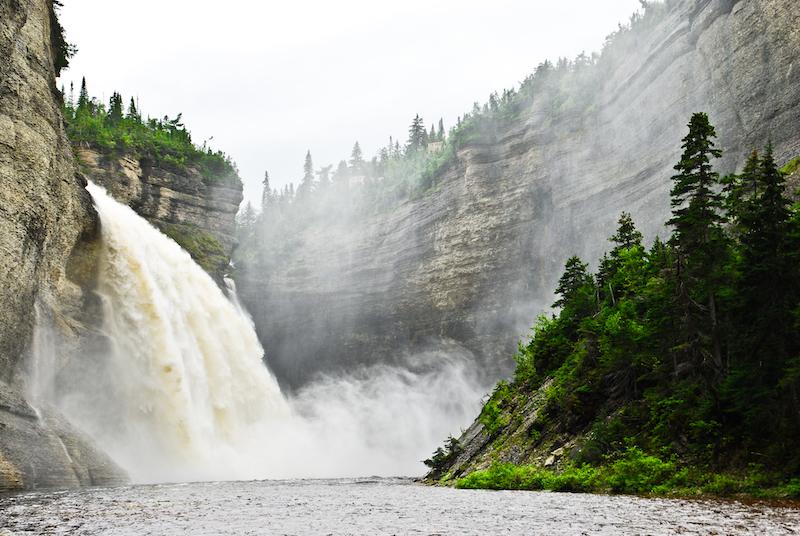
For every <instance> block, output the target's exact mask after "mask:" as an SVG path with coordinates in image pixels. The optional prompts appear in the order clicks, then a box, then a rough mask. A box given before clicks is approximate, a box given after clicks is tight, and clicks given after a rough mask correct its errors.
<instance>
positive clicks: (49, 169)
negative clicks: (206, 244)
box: [0, 0, 124, 490]
mask: <svg viewBox="0 0 800 536" xmlns="http://www.w3.org/2000/svg"><path fill="white" fill-rule="evenodd" d="M53 23H54V13H53V5H52V2H50V1H49V0H30V1H25V2H20V1H18V0H2V1H0V490H7V489H19V488H33V487H40V486H72V485H78V484H84V485H89V484H103V483H112V482H119V481H121V480H122V479H123V478H124V475H122V474H121V472H120V471H119V470H117V469H116V468H115V466H114V465H113V464H112V463H111V461H110V460H109V459H108V458H107V457H105V456H104V455H102V454H101V453H99V452H98V451H96V450H95V449H94V448H93V447H92V446H91V445H90V444H89V442H88V440H87V439H86V438H85V437H83V436H82V435H81V434H79V433H77V432H76V431H75V430H73V429H72V428H71V427H70V426H69V425H68V424H67V423H66V422H65V421H64V420H63V419H61V418H60V417H59V416H58V415H57V414H56V413H55V412H54V411H52V410H51V409H49V408H46V407H37V408H36V409H34V407H33V406H31V404H30V401H29V400H27V399H26V398H30V397H26V394H29V393H27V391H29V390H30V389H29V387H30V386H29V385H28V380H29V378H30V375H29V374H28V373H27V372H28V369H29V368H30V366H31V357H32V354H33V353H34V335H35V333H34V331H35V327H36V325H37V323H46V324H47V325H48V326H50V327H51V328H52V330H53V336H54V337H57V338H58V339H59V341H60V342H61V343H62V344H63V348H64V349H65V353H67V352H68V350H69V349H70V348H73V349H74V348H77V347H78V346H79V344H81V343H80V342H79V341H81V340H86V339H91V338H92V335H91V332H92V329H93V328H92V323H91V321H90V318H89V317H90V315H91V311H92V310H93V309H94V308H95V307H96V303H94V298H93V296H92V294H91V292H90V291H91V288H92V285H93V282H94V277H95V273H94V265H95V263H94V256H93V255H94V248H95V246H96V241H97V232H98V227H97V225H98V224H97V218H96V215H95V212H94V209H93V208H92V204H91V200H90V198H89V195H88V193H87V192H86V190H85V189H84V186H85V182H83V181H82V180H81V179H80V178H79V177H78V176H77V175H76V173H75V169H74V166H73V156H72V150H71V147H70V144H69V142H68V141H67V138H66V136H65V135H64V128H63V124H62V118H61V113H60V95H59V94H58V92H57V91H56V89H55V67H54V59H53V58H54V50H53V49H52V44H51V43H52V41H51V39H52V35H53V31H54V30H53V28H54V27H53ZM37 311H38V317H39V318H38V319H37ZM60 363H61V362H60V360H56V361H55V362H54V366H56V367H58V366H60ZM52 373H53V374H55V373H56V372H55V371H52Z"/></svg>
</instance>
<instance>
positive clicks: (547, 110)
mask: <svg viewBox="0 0 800 536" xmlns="http://www.w3.org/2000/svg"><path fill="white" fill-rule="evenodd" d="M670 6H671V7H670V8H669V10H668V12H667V13H666V14H665V15H664V16H663V17H661V18H660V19H659V20H657V21H654V22H653V23H652V24H650V25H648V26H647V27H644V28H640V29H639V30H636V29H634V30H633V31H632V32H630V33H629V34H628V35H626V36H624V39H625V40H626V41H625V47H624V48H625V53H624V54H617V55H613V54H612V53H611V52H609V53H608V54H606V55H605V57H604V58H603V60H602V61H601V64H602V67H598V68H602V69H604V72H603V75H602V76H600V77H598V78H597V80H599V81H598V82H597V84H596V87H591V88H588V89H589V90H590V91H588V94H585V95H582V96H581V98H582V99H585V105H582V106H581V107H580V108H576V109H575V110H573V111H572V112H569V113H561V114H558V115H555V114H553V112H552V109H553V101H552V99H551V98H550V97H549V96H548V95H542V96H540V97H539V98H536V99H535V100H534V103H533V105H532V106H531V108H530V109H529V110H527V111H526V112H525V113H524V114H523V115H522V117H521V118H520V119H519V120H518V121H516V122H515V123H513V124H512V125H511V126H510V127H507V128H504V129H503V130H502V131H500V132H499V133H497V135H496V136H495V137H493V138H492V139H491V140H488V141H484V142H481V143H477V142H476V143H473V144H471V145H468V146H466V147H464V148H462V149H461V150H460V151H459V152H458V154H457V158H456V161H455V163H454V164H453V165H451V166H449V167H448V168H447V169H446V170H445V171H444V172H442V173H440V174H439V176H438V177H437V178H436V181H435V182H436V184H437V187H436V189H435V191H433V192H430V193H428V194H427V195H426V196H424V197H423V198H421V199H418V200H415V201H409V202H407V203H405V204H403V205H401V206H399V207H397V208H396V209H394V210H393V211H391V212H389V213H388V214H386V213H382V214H379V215H376V216H370V217H366V218H363V219H361V220H359V221H357V222H355V223H347V222H345V223H337V222H334V223H332V224H328V225H325V226H321V225H319V226H312V227H311V228H309V229H305V230H302V231H299V232H298V234H297V236H296V237H295V244H294V245H293V247H292V248H289V249H288V250H287V251H284V252H282V253H281V256H280V258H276V259H270V261H272V262H269V263H268V265H269V266H270V267H271V268H270V269H269V270H265V269H263V268H262V267H259V265H258V264H257V263H254V264H253V265H252V266H241V267H240V268H241V270H240V271H239V272H238V283H239V289H240V294H241V297H242V299H243V301H244V302H245V304H246V305H247V307H248V309H249V310H250V311H251V313H252V314H253V317H254V320H255V323H256V327H257V329H258V332H259V335H260V336H261V339H262V342H263V343H264V345H265V347H266V348H267V354H268V359H269V361H270V364H271V365H272V366H273V367H274V368H275V370H276V372H277V374H278V375H279V377H282V378H283V380H284V381H286V382H288V383H290V384H294V385H299V384H301V383H303V382H304V381H307V380H308V378H309V377H310V376H311V375H312V374H313V372H315V371H318V370H335V369H337V368H340V367H342V366H352V365H353V364H362V363H374V362H379V361H380V362H386V361H391V360H392V359H394V358H395V357H396V356H399V355H401V354H403V353H404V352H407V351H408V352H411V351H414V350H415V349H416V348H419V347H420V346H423V345H426V344H436V342H437V341H441V340H443V339H447V340H454V341H456V342H458V343H459V344H461V345H462V347H463V348H464V351H465V352H467V353H471V354H473V355H474V356H475V360H476V361H477V362H478V363H479V364H480V365H481V366H482V368H483V370H484V371H485V374H486V376H487V378H488V379H496V378H497V377H499V376H501V375H504V374H506V373H508V372H509V371H510V370H511V366H512V363H511V360H510V356H511V355H512V354H513V351H514V349H515V341H516V340H517V338H519V337H520V336H523V335H524V334H525V333H526V331H527V326H529V325H530V324H531V323H532V322H533V320H534V318H535V316H536V314H537V313H538V312H540V311H542V310H543V308H545V307H546V306H548V305H549V303H551V294H550V292H551V291H552V289H553V288H554V283H555V281H556V279H557V277H558V275H559V274H560V271H561V268H562V267H563V263H564V261H565V259H566V258H567V257H568V256H569V255H572V254H578V255H580V256H582V257H583V258H584V259H587V260H592V261H594V260H595V259H597V258H598V256H599V255H600V254H601V253H602V252H603V251H604V250H605V249H606V244H607V242H606V240H607V237H608V236H610V234H611V233H612V232H613V228H614V225H615V222H616V219H617V217H618V216H619V213H620V212H621V211H623V210H626V211H629V212H631V213H632V214H633V217H634V219H635V220H636V222H637V224H638V225H639V226H640V227H641V228H642V229H643V230H644V231H645V233H646V235H647V236H648V237H649V238H652V237H653V236H654V235H655V234H657V233H661V234H662V235H663V234H664V228H663V222H664V221H665V220H666V219H667V215H668V212H669V196H668V194H669V188H670V180H669V177H670V176H671V175H672V166H673V165H674V162H676V161H677V159H678V157H679V154H680V147H679V146H680V139H681V138H682V137H683V135H684V134H685V124H686V122H687V121H688V118H689V117H690V115H691V114H692V113H693V112H695V111H706V112H708V113H709V115H710V117H711V120H712V122H713V123H714V124H715V125H716V127H717V132H718V134H719V142H720V143H719V145H720V146H721V148H722V149H723V150H724V151H725V157H724V159H723V161H722V162H721V165H720V166H719V167H720V169H721V170H722V171H726V172H727V171H733V170H734V169H735V168H736V167H737V166H739V165H740V164H741V162H742V160H743V159H744V157H745V156H746V154H747V153H748V152H749V151H750V150H752V149H753V148H758V147H761V146H763V145H764V144H765V143H766V141H767V140H768V139H769V138H771V139H772V140H773V142H774V143H775V149H776V156H777V157H778V159H779V161H781V162H785V161H787V160H789V159H790V158H792V157H794V156H796V155H797V154H800V128H798V117H800V115H799V114H800V64H797V57H798V52H800V30H798V28H800V12H798V10H797V9H795V7H796V6H795V5H794V2H793V0H758V1H744V0H743V1H736V0H680V1H677V2H672V3H671V4H670ZM585 89H586V88H584V90H585Z"/></svg>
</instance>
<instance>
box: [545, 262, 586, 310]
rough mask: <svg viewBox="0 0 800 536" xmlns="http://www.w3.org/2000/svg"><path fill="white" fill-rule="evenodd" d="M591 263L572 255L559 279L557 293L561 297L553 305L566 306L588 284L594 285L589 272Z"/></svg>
mask: <svg viewBox="0 0 800 536" xmlns="http://www.w3.org/2000/svg"><path fill="white" fill-rule="evenodd" d="M588 268H589V265H588V264H585V263H584V262H582V261H581V259H580V258H579V257H577V256H575V255H573V256H572V257H570V258H569V259H568V260H567V262H566V264H565V265H564V273H563V274H562V275H561V278H560V279H559V280H558V287H556V294H557V295H558V296H560V297H559V299H558V300H557V301H556V302H555V303H554V304H553V307H565V306H567V305H569V303H570V302H571V301H572V300H573V299H574V298H575V297H576V296H577V295H578V292H579V291H580V290H581V289H582V288H584V287H585V286H586V285H592V283H593V280H592V276H591V275H590V274H589V272H588Z"/></svg>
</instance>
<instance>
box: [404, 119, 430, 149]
mask: <svg viewBox="0 0 800 536" xmlns="http://www.w3.org/2000/svg"><path fill="white" fill-rule="evenodd" d="M427 135H428V134H427V132H426V130H425V124H424V122H423V120H422V118H421V117H420V116H419V114H417V115H416V116H414V119H412V121H411V126H410V127H409V128H408V145H407V146H406V151H407V152H408V153H412V154H413V153H416V152H417V151H419V150H421V149H423V148H424V147H425V141H426V140H425V138H426V137H427Z"/></svg>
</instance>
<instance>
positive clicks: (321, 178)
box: [317, 165, 333, 190]
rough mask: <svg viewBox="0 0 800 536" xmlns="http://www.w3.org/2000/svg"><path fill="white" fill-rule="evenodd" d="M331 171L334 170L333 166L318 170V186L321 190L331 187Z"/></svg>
mask: <svg viewBox="0 0 800 536" xmlns="http://www.w3.org/2000/svg"><path fill="white" fill-rule="evenodd" d="M331 169H333V165H328V166H323V167H321V168H319V170H317V177H318V179H317V184H319V188H320V189H321V190H325V189H326V188H328V187H329V186H330V185H331Z"/></svg>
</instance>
